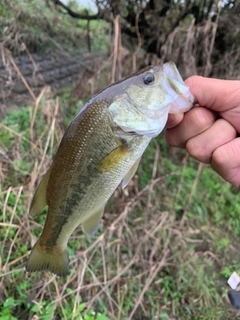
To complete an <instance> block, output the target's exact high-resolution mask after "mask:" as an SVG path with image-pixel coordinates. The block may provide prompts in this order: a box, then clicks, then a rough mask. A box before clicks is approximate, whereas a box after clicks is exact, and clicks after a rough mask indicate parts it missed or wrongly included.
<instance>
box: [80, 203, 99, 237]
mask: <svg viewBox="0 0 240 320" xmlns="http://www.w3.org/2000/svg"><path fill="white" fill-rule="evenodd" d="M103 211H104V207H103V208H101V209H100V210H98V211H96V212H95V213H94V214H93V215H91V216H90V217H89V218H88V219H87V220H85V221H83V223H82V228H83V231H84V232H85V233H86V235H88V236H89V237H91V236H93V235H94V233H95V232H96V231H97V229H98V226H99V223H100V220H101V218H102V215H103Z"/></svg>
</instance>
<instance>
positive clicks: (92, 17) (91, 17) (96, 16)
mask: <svg viewBox="0 0 240 320" xmlns="http://www.w3.org/2000/svg"><path fill="white" fill-rule="evenodd" d="M52 1H53V3H54V4H55V5H58V6H60V7H62V8H64V9H65V10H66V11H67V13H68V14H69V15H70V16H71V17H72V18H76V19H84V20H96V19H101V18H102V17H103V12H101V11H99V12H98V13H97V14H93V15H88V14H81V13H77V12H74V11H72V10H71V9H70V8H69V7H68V6H66V5H65V4H64V3H62V2H61V1H60V0H52Z"/></svg>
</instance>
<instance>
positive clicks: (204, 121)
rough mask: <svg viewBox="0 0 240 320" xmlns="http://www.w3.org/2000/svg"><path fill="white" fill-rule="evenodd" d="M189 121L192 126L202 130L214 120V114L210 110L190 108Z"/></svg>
mask: <svg viewBox="0 0 240 320" xmlns="http://www.w3.org/2000/svg"><path fill="white" fill-rule="evenodd" d="M191 122H192V123H191V125H192V126H193V127H195V128H197V129H199V130H204V129H206V128H208V127H209V126H210V125H211V124H212V123H213V122H214V116H213V113H212V112H211V111H209V110H207V109H204V108H199V107H196V108H193V109H192V115H191Z"/></svg>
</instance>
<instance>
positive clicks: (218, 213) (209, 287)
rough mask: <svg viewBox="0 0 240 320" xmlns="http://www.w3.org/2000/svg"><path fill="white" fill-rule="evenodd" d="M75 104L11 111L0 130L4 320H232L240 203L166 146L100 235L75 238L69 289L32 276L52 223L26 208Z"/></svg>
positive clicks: (153, 149) (207, 172)
mask: <svg viewBox="0 0 240 320" xmlns="http://www.w3.org/2000/svg"><path fill="white" fill-rule="evenodd" d="M69 98H70V97H69V93H68V92H65V94H64V96H63V97H61V98H60V99H58V98H56V99H52V100H49V99H45V100H44V101H42V102H40V103H39V104H38V105H36V106H28V107H26V108H23V109H21V110H17V111H14V112H13V113H12V114H10V115H9V116H8V117H6V118H5V119H4V121H3V123H2V124H1V127H0V139H1V150H0V151H1V158H2V161H1V172H0V177H1V191H0V202H1V208H2V209H1V216H0V229H1V232H0V240H1V243H2V246H1V264H0V268H1V274H0V301H1V302H0V310H1V314H0V320H3V319H25V318H29V319H32V318H34V317H38V318H39V319H83V320H90V319H94V320H96V319H97V320H108V319H174V318H175V319H176V318H177V319H185V320H188V319H189V320H193V319H196V320H197V319H227V317H230V316H231V317H232V318H231V319H233V318H234V316H235V315H236V313H235V312H234V311H233V310H231V309H230V308H229V305H228V300H227V290H228V288H227V284H226V280H227V278H228V276H229V275H230V274H231V273H232V272H233V271H237V270H238V269H239V262H240V261H239V259H238V256H237V255H236V252H238V250H239V244H238V241H236V236H238V235H239V228H238V225H239V219H238V212H239V201H238V194H237V193H236V191H235V189H232V187H231V186H230V185H229V184H227V183H226V182H223V181H222V180H221V179H220V178H219V177H218V176H217V175H216V174H215V173H214V172H213V171H212V170H211V169H210V168H208V167H207V166H203V167H199V165H198V164H197V163H196V162H195V161H194V160H192V159H190V158H189V157H187V156H186V154H185V153H184V152H183V151H182V150H179V151H177V150H174V152H173V150H172V149H169V148H168V146H167V145H166V143H165V142H164V140H163V138H162V137H159V138H157V139H155V140H154V141H152V142H151V144H150V146H149V148H148V150H147V151H146V153H145V154H144V155H143V159H142V162H141V164H140V166H139V169H138V172H137V175H136V176H135V177H134V178H133V180H132V181H131V182H130V184H129V186H128V188H127V189H126V190H124V191H122V190H121V189H117V190H116V192H115V193H114V195H113V197H112V198H111V200H110V201H109V204H108V206H107V208H106V212H105V214H104V216H103V219H102V223H101V225H100V228H99V230H98V232H97V234H96V235H95V236H94V237H93V238H88V237H86V236H85V235H84V234H83V232H82V230H81V227H80V228H78V229H77V230H76V231H75V232H74V234H73V235H72V236H71V239H70V241H69V254H70V274H69V275H68V276H67V277H66V279H61V278H58V277H56V276H54V275H52V274H50V273H48V272H42V273H33V274H28V273H27V272H26V271H25V269H24V266H25V264H26V260H27V257H28V255H29V252H30V249H31V247H32V246H33V244H34V243H35V241H36V239H37V237H38V236H39V234H40V232H41V230H42V226H43V224H44V221H45V215H46V211H45V213H42V214H41V215H40V216H39V217H38V218H37V219H36V220H33V219H32V218H31V217H29V215H28V208H29V205H30V202H31V198H32V195H33V192H34V190H35V188H36V186H37V184H38V183H39V181H40V179H41V177H42V176H43V174H44V173H45V172H46V170H47V168H48V167H49V165H50V163H51V159H52V157H53V156H54V153H55V151H56V147H57V145H58V144H59V142H60V139H61V136H62V134H63V131H64V130H65V128H66V122H67V123H69V121H70V120H71V119H70V118H72V116H73V114H75V113H77V112H78V109H79V104H78V102H77V101H75V102H74V101H73V102H71V105H73V106H74V107H73V109H72V110H71V109H69V108H68V107H67V106H68V104H69ZM159 145H160V149H159ZM193 185H194V189H193ZM193 190H194V192H193ZM230 203H231V210H229V208H230ZM229 319H230V318H229Z"/></svg>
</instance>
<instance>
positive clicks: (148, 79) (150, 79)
mask: <svg viewBox="0 0 240 320" xmlns="http://www.w3.org/2000/svg"><path fill="white" fill-rule="evenodd" d="M154 80H155V78H154V75H153V74H152V73H150V72H148V73H147V74H146V75H145V76H144V78H143V81H144V83H145V84H152V83H153V82H154Z"/></svg>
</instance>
